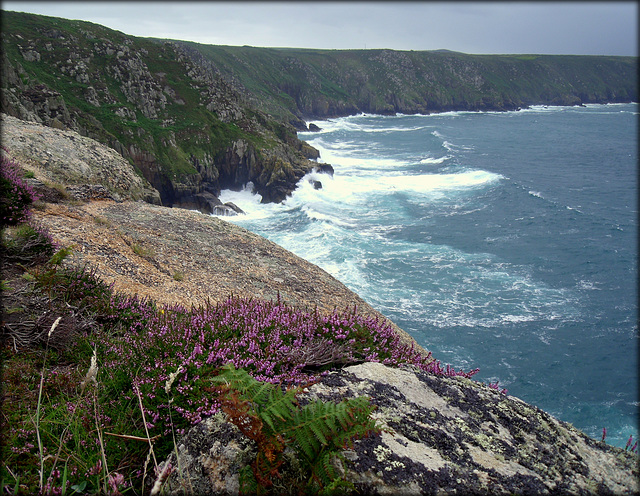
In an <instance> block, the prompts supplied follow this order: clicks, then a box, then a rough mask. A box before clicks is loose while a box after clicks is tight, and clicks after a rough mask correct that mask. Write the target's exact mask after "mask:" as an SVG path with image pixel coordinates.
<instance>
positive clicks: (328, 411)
mask: <svg viewBox="0 0 640 496" xmlns="http://www.w3.org/2000/svg"><path fill="white" fill-rule="evenodd" d="M212 382H213V383H214V384H217V385H218V387H219V389H220V392H221V396H220V403H221V406H222V408H223V410H224V411H225V413H227V415H228V417H229V420H230V421H231V422H232V423H234V424H235V425H237V426H238V428H239V429H240V430H241V431H242V433H243V434H245V435H246V436H248V437H249V438H250V439H253V440H254V441H255V442H256V443H257V447H258V454H257V456H256V459H255V461H254V462H253V464H252V473H251V474H249V473H248V472H247V470H246V467H245V469H243V472H242V474H241V479H242V490H243V492H247V491H248V492H252V493H253V492H257V493H258V494H260V493H261V492H263V491H264V490H265V489H267V488H270V487H271V486H272V484H273V482H272V481H273V480H274V479H275V478H278V477H280V475H279V473H278V468H279V467H280V465H281V464H282V463H283V459H282V454H283V452H284V449H285V445H290V446H291V447H292V448H293V449H294V450H295V451H296V452H297V455H298V456H297V460H298V461H299V462H300V464H301V466H304V468H305V469H306V470H307V471H308V473H310V478H309V480H308V486H307V490H311V491H312V492H313V493H317V492H320V493H321V494H339V493H338V491H340V490H345V489H353V485H351V484H350V483H348V482H347V481H345V480H343V479H342V477H341V475H340V473H339V470H338V468H337V467H336V466H335V465H334V463H333V460H334V459H337V460H339V461H341V462H343V461H344V457H343V456H342V454H341V453H340V451H341V450H342V449H344V448H345V447H347V446H351V447H352V446H353V440H354V439H359V438H363V437H366V436H368V435H369V434H371V433H377V432H380V429H379V428H378V427H377V426H376V423H375V421H374V420H373V419H371V417H370V415H371V412H372V411H373V409H374V407H373V406H372V405H371V404H370V403H369V398H367V397H358V398H350V399H347V400H343V401H341V402H340V403H333V402H323V401H321V400H315V401H312V402H310V403H308V404H307V405H305V406H303V407H299V405H298V402H297V395H298V394H300V392H301V390H302V389H301V388H300V387H298V388H292V389H288V390H286V391H284V392H283V391H282V389H281V388H280V386H278V385H274V384H271V383H267V382H259V381H257V380H255V379H254V378H253V377H251V376H250V375H249V374H248V373H247V372H246V371H245V370H242V369H240V370H236V369H235V367H234V366H233V364H227V365H225V366H224V367H222V368H221V369H220V370H219V374H218V376H216V377H214V378H213V379H212ZM250 475H251V476H250Z"/></svg>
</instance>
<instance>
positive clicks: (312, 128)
mask: <svg viewBox="0 0 640 496" xmlns="http://www.w3.org/2000/svg"><path fill="white" fill-rule="evenodd" d="M309 131H311V132H312V133H317V132H318V131H322V128H320V127H318V126H317V125H315V124H314V123H313V122H310V123H309Z"/></svg>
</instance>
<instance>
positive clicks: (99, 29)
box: [0, 12, 638, 214]
mask: <svg viewBox="0 0 640 496" xmlns="http://www.w3.org/2000/svg"><path fill="white" fill-rule="evenodd" d="M2 23H3V24H2V39H1V42H2V44H1V50H2V54H1V65H2V71H1V72H0V76H1V77H0V100H1V107H2V111H3V112H4V113H6V114H9V115H11V116H13V117H17V118H19V119H22V120H28V121H32V122H37V123H42V124H45V125H47V126H51V127H55V128H58V129H66V130H72V131H76V132H77V133H79V134H80V135H82V136H86V137H90V138H93V139H95V140H97V141H99V142H101V143H103V144H106V145H107V146H109V147H110V148H112V149H113V150H115V151H117V152H118V153H119V154H120V155H121V156H122V157H123V158H124V159H125V160H127V161H128V162H129V163H131V164H133V165H134V167H135V169H136V171H137V172H138V173H139V174H140V175H141V176H142V177H144V178H145V179H146V180H147V181H148V182H149V183H150V184H151V185H152V186H153V188H155V189H156V190H157V191H158V193H159V196H160V200H161V203H162V205H164V206H173V207H183V208H188V209H198V210H201V211H203V212H205V213H212V212H219V211H220V210H222V211H225V212H227V213H230V214H233V213H234V212H235V210H234V209H233V208H232V207H231V208H225V207H221V206H220V205H219V202H217V201H216V200H217V197H218V196H219V194H220V191H221V190H222V189H242V188H244V187H246V186H247V185H248V184H251V185H252V186H253V190H254V191H255V192H256V193H259V194H260V195H261V196H262V201H263V202H281V201H283V200H284V199H285V198H286V197H287V196H288V195H290V194H291V192H292V191H293V190H294V189H295V188H296V185H297V183H298V182H299V180H300V179H301V178H302V177H303V176H304V175H305V174H306V173H308V172H310V171H312V170H313V169H314V168H319V169H320V170H323V167H321V165H322V164H318V163H317V161H318V159H319V153H318V150H316V149H314V148H313V147H311V146H309V145H308V144H307V143H305V142H303V141H301V140H300V139H298V136H297V131H301V130H306V129H307V122H308V121H309V120H313V119H324V118H328V117H336V116H346V115H353V114H357V113H360V112H368V113H377V114H394V113H398V112H401V113H406V114H407V113H425V114H426V113H432V112H442V111H448V110H470V111H483V110H484V111H486V110H492V111H496V110H497V111H504V110H517V109H519V108H525V107H527V106H530V105H536V104H543V105H582V104H585V103H609V102H630V101H637V99H638V84H637V83H638V78H637V73H638V71H637V57H602V56H598V57H595V56H593V57H591V56H571V55H566V56H565V55H562V56H560V55H557V56H551V55H545V56H543V55H469V54H463V53H457V52H450V51H439V50H436V51H394V50H301V49H295V48H291V49H273V48H259V47H248V46H243V47H229V46H214V45H201V44H197V43H190V42H184V41H176V40H166V39H147V38H137V37H134V36H128V35H126V34H124V33H121V32H119V31H113V30H110V29H108V28H106V27H104V26H100V25H97V24H92V23H89V22H82V21H72V20H68V19H60V18H54V17H45V16H38V15H33V14H25V13H19V12H3V16H2Z"/></svg>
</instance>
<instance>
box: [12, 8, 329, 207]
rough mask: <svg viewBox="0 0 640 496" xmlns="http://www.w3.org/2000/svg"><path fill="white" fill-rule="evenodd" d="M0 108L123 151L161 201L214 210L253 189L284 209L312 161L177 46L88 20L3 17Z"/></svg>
mask: <svg viewBox="0 0 640 496" xmlns="http://www.w3.org/2000/svg"><path fill="white" fill-rule="evenodd" d="M2 23H3V24H2V84H1V86H2V89H1V91H2V93H1V103H2V111H3V112H5V113H7V114H9V115H12V116H14V117H17V118H20V119H23V120H29V121H34V122H38V123H42V124H45V125H47V126H51V127H56V128H59V129H69V130H73V131H76V132H78V133H79V134H81V135H83V136H87V137H90V138H93V139H96V140H98V141H100V142H101V143H104V144H106V145H108V146H109V147H111V148H113V149H114V150H116V151H117V152H118V153H120V154H121V155H122V156H123V157H124V158H125V159H126V160H127V161H129V162H130V163H131V164H133V165H134V167H135V168H136V170H137V171H138V172H139V173H140V174H141V175H142V176H143V177H144V178H145V179H147V181H148V182H149V183H150V184H151V185H152V186H153V187H154V188H155V189H157V190H158V191H159V193H160V196H161V199H162V204H163V205H166V206H177V207H186V208H198V209H200V210H203V211H205V212H211V209H212V207H211V205H210V200H211V198H212V197H217V196H218V194H219V193H220V190H221V189H224V188H238V189H239V188H242V187H244V186H245V185H246V184H247V183H249V182H251V183H253V185H254V188H255V191H256V192H257V193H259V194H261V195H262V196H263V200H264V201H268V202H269V201H276V202H277V201H282V200H283V199H284V198H285V197H286V196H287V195H288V194H290V192H291V191H292V190H293V189H294V188H295V185H296V183H297V182H298V181H299V179H300V178H302V177H303V176H304V174H305V173H307V172H309V171H311V170H312V169H313V167H315V166H316V165H317V164H316V163H315V162H313V161H311V160H309V159H310V158H317V156H318V153H317V151H316V150H314V149H312V148H311V147H310V146H308V145H306V144H305V143H303V142H301V141H299V140H298V139H297V137H296V132H295V129H294V128H293V127H292V126H291V125H290V124H288V123H286V122H281V121H278V120H275V119H272V118H270V117H269V116H268V115H266V114H265V113H263V112H262V111H260V110H259V109H257V108H256V107H255V106H252V105H251V104H250V103H249V102H248V100H247V97H246V95H244V94H242V93H241V92H240V91H239V90H238V89H237V88H235V87H233V86H231V85H230V84H228V83H227V82H226V81H225V80H224V79H223V78H221V77H220V76H219V75H218V74H217V73H216V72H215V71H214V70H212V68H211V67H208V66H207V65H206V64H198V63H197V62H194V61H193V60H192V59H191V58H190V57H189V56H187V55H186V54H185V52H184V50H182V49H181V47H179V46H177V45H174V44H170V43H157V42H152V41H150V40H145V39H141V38H133V37H129V36H126V35H124V34H123V33H120V32H117V31H113V30H109V29H106V28H104V27H102V26H98V25H95V24H92V23H87V22H80V21H69V20H65V19H57V18H50V17H43V16H36V15H29V14H19V13H14V12H3V16H2Z"/></svg>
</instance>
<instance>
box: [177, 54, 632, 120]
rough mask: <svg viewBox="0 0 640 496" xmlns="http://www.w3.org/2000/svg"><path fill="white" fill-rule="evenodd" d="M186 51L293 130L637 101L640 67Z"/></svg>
mask: <svg viewBox="0 0 640 496" xmlns="http://www.w3.org/2000/svg"><path fill="white" fill-rule="evenodd" d="M181 44H182V45H188V46H190V47H191V48H192V49H193V50H197V51H199V52H200V53H202V54H203V56H204V57H205V58H206V59H207V60H209V61H211V62H212V63H213V64H215V65H216V66H217V67H219V68H220V71H221V73H222V74H224V76H225V77H226V78H228V79H229V80H230V81H236V84H242V85H244V87H246V88H251V89H252V92H254V93H255V94H259V95H260V98H261V100H262V101H263V102H264V103H263V105H264V108H272V107H278V106H279V107H281V108H283V109H285V110H286V111H288V112H289V113H290V114H291V115H293V116H294V117H292V118H290V120H291V122H294V123H295V122H296V121H295V118H299V119H307V120H308V119H310V118H324V117H333V116H341V115H348V114H354V113H358V112H368V113H376V114H392V113H397V112H400V113H406V114H411V113H429V112H440V111H446V110H515V109H517V108H519V107H526V106H529V105H534V104H540V105H579V104H584V103H610V102H629V101H637V99H638V88H637V82H638V77H637V58H636V57H602V56H571V55H567V56H565V55H468V54H463V53H456V52H449V51H394V50H313V49H267V48H253V47H225V46H211V45H198V44H195V43H181ZM270 111H272V110H270ZM280 112H281V114H282V115H285V114H284V112H283V110H281V111H280Z"/></svg>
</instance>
